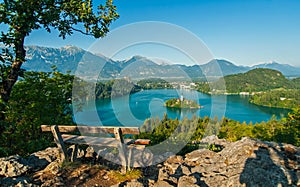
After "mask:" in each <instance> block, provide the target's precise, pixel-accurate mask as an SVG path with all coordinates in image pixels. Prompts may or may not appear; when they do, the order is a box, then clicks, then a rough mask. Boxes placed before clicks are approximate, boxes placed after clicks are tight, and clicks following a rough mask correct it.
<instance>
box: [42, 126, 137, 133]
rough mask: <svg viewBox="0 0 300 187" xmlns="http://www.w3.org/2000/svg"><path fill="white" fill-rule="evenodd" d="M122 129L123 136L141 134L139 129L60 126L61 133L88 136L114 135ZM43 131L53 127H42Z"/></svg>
mask: <svg viewBox="0 0 300 187" xmlns="http://www.w3.org/2000/svg"><path fill="white" fill-rule="evenodd" d="M116 128H117V129H120V130H121V132H122V134H128V135H129V134H132V135H138V134H140V130H139V128H138V127H108V126H67V125H58V130H59V132H61V133H71V132H80V133H83V134H84V133H87V134H98V133H99V134H101V133H108V134H114V133H115V129H116ZM41 129H42V131H43V132H47V131H49V132H50V131H51V125H42V126H41Z"/></svg>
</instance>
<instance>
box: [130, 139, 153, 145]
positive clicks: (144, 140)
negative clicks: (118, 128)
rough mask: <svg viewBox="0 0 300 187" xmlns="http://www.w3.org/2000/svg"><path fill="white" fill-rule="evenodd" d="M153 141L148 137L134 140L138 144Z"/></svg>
mask: <svg viewBox="0 0 300 187" xmlns="http://www.w3.org/2000/svg"><path fill="white" fill-rule="evenodd" d="M150 143H151V141H150V140H148V139H136V140H134V144H136V145H149V144H150Z"/></svg>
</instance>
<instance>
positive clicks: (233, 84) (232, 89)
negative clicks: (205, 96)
mask: <svg viewBox="0 0 300 187" xmlns="http://www.w3.org/2000/svg"><path fill="white" fill-rule="evenodd" d="M224 81H225V87H224V85H223V82H224ZM295 83H296V81H294V82H293V81H291V80H288V79H286V78H285V77H284V76H283V75H282V73H281V72H279V71H277V70H271V69H264V68H257V69H254V70H250V71H248V72H246V73H239V74H234V75H227V76H225V77H224V78H220V79H219V80H218V81H216V82H213V83H209V84H207V83H206V84H207V85H205V83H202V84H199V86H198V90H199V91H202V92H204V93H235V94H239V93H240V92H250V93H252V92H261V91H268V90H272V89H278V88H285V89H289V88H291V89H292V88H294V87H295Z"/></svg>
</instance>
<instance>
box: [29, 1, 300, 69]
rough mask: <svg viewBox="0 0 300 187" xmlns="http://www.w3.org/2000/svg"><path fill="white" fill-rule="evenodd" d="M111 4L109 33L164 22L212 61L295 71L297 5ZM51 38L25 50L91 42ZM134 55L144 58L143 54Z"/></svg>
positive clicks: (299, 48) (37, 36)
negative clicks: (114, 15)
mask: <svg viewBox="0 0 300 187" xmlns="http://www.w3.org/2000/svg"><path fill="white" fill-rule="evenodd" d="M115 4H116V6H117V8H118V12H119V14H120V18H119V19H118V20H117V21H116V22H115V23H113V25H112V26H111V29H112V30H113V29H116V28H118V27H121V26H124V25H126V24H130V23H134V22H141V21H162V22H168V23H172V24H176V25H178V26H181V27H183V28H185V29H187V30H189V31H190V32H192V33H194V34H195V35H196V36H197V37H199V38H200V39H201V40H202V41H203V42H204V43H205V44H206V46H207V47H208V48H209V49H210V51H211V52H212V54H213V55H214V57H216V58H223V59H227V60H230V61H232V62H233V63H235V64H238V65H253V64H257V63H260V62H269V61H276V62H280V63H287V64H291V65H295V66H300V11H299V9H300V1H299V0H189V1H187V0H185V1H184V0H115ZM141 34H143V33H141ZM57 36H58V34H57V33H56V32H52V33H51V34H48V33H46V32H44V31H34V32H33V33H32V34H31V35H30V37H28V38H27V39H26V44H27V45H43V46H51V47H61V46H64V45H76V46H78V47H81V48H84V49H88V48H89V47H90V46H91V45H92V44H93V43H94V42H95V39H93V38H91V37H86V36H82V35H80V34H75V35H73V36H71V37H68V38H67V39H66V40H62V39H61V38H58V37H57ZM131 53H132V54H130V53H127V54H126V55H128V57H129V56H133V55H135V54H134V50H132V52H131ZM136 53H138V54H140V55H145V56H147V51H146V50H145V51H144V52H143V51H141V50H136ZM104 55H105V54H104ZM126 55H125V54H124V55H123V56H122V55H120V58H121V57H124V58H125V57H126ZM170 56H172V55H170ZM165 58H166V59H168V56H166V57H165ZM170 60H173V59H172V58H171V57H170Z"/></svg>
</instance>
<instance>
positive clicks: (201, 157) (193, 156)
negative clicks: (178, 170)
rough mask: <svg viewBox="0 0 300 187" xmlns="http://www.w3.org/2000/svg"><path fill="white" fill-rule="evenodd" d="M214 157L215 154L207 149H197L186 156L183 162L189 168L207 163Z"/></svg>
mask: <svg viewBox="0 0 300 187" xmlns="http://www.w3.org/2000/svg"><path fill="white" fill-rule="evenodd" d="M215 155H216V153H215V152H213V151H210V150H208V149H198V150H195V151H193V152H191V153H188V154H186V155H185V159H184V161H185V163H186V164H187V165H189V166H196V165H199V164H200V163H202V162H209V160H210V159H211V158H212V157H214V156H215Z"/></svg>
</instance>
